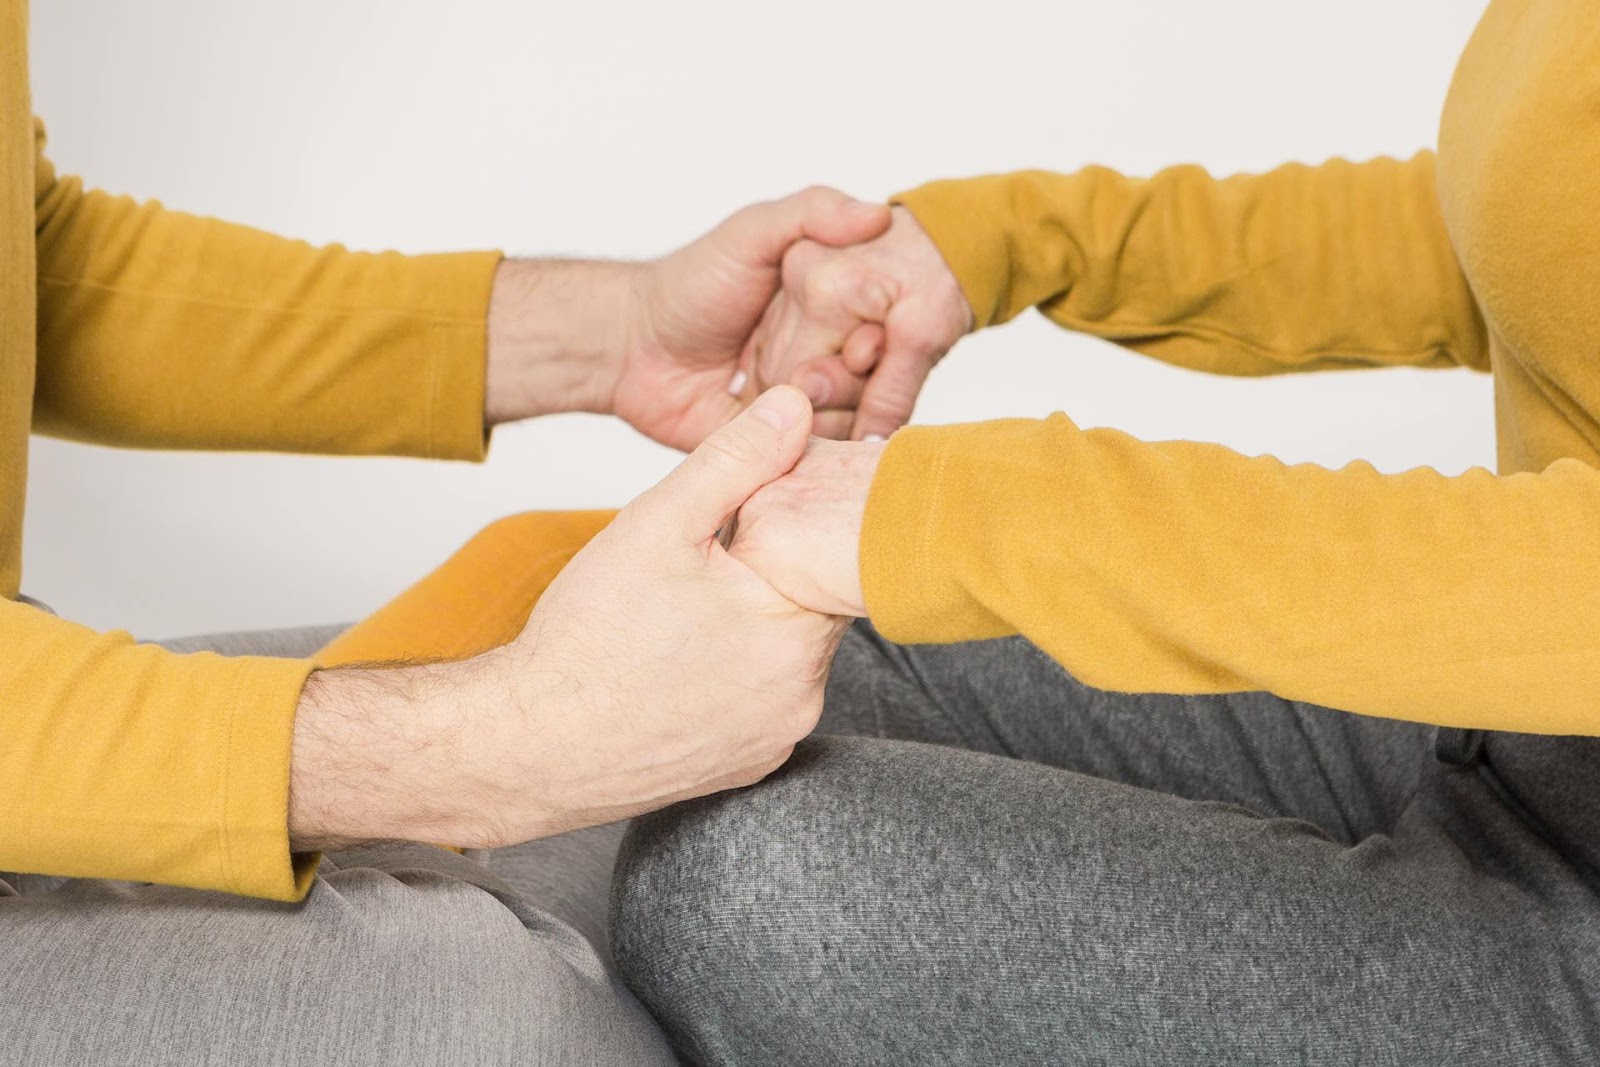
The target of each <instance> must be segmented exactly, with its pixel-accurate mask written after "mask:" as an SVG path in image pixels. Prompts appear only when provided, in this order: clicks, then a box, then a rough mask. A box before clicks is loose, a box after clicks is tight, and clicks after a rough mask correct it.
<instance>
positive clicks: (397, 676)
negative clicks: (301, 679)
mask: <svg viewBox="0 0 1600 1067" xmlns="http://www.w3.org/2000/svg"><path fill="white" fill-rule="evenodd" d="M474 666H475V664H474V663H473V661H459V662H453V663H433V664H421V665H407V666H398V665H397V666H393V667H387V666H371V667H349V668H335V669H331V670H319V671H316V672H314V673H312V674H311V675H310V677H309V678H308V679H307V680H306V685H305V688H304V690H303V691H302V693H301V697H300V704H299V707H298V709H297V711H296V715H295V725H294V741H293V748H292V752H291V756H290V764H289V838H290V841H291V843H292V845H293V847H294V848H295V850H296V851H322V850H328V849H334V848H340V847H345V846H348V845H351V844H355V843H358V842H362V841H375V840H396V841H432V842H449V843H451V844H472V843H475V840H476V838H477V837H479V836H481V834H482V832H483V827H482V826H481V825H479V824H477V823H476V822H475V821H474V820H473V819H472V818H471V816H472V815H473V814H477V812H475V807H476V805H475V804H474V803H473V801H474V798H473V797H471V796H470V793H471V789H470V785H471V782H470V776H471V772H472V767H471V766H470V764H467V763H464V761H463V759H462V752H463V746H462V741H463V734H464V733H465V732H466V731H468V730H469V729H471V728H472V722H473V716H472V705H473V703H474V701H475V699H477V692H476V691H477V681H478V679H477V676H476V671H475V670H474V669H473V668H474Z"/></svg>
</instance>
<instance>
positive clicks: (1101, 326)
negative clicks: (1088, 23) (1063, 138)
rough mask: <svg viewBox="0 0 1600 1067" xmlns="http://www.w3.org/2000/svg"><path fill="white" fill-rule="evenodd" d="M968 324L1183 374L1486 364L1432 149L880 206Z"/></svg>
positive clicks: (973, 186) (951, 191)
mask: <svg viewBox="0 0 1600 1067" xmlns="http://www.w3.org/2000/svg"><path fill="white" fill-rule="evenodd" d="M896 200H897V202H899V203H902V204H904V205H905V206H906V208H908V209H909V210H910V211H911V213H912V214H913V215H915V216H916V218H917V221H918V222H919V223H921V225H922V226H923V228H924V229H926V230H927V231H928V234H929V236H931V237H932V238H933V241H934V243H935V244H936V245H937V246H938V247H939V250H940V252H941V253H942V254H943V255H944V257H945V260H946V261H947V262H948V263H949V265H950V267H951V269H952V270H953V271H954V273H955V275H956V277H957V279H958V280H959V281H960V283H961V287H962V290H963V292H964V293H965V294H966V297H967V302H968V303H969V304H971V305H972V311H973V315H974V318H975V319H976V322H977V325H978V326H990V325H994V324H996V323H1000V322H1005V321H1007V320H1009V319H1011V318H1013V317H1014V316H1016V315H1018V314H1020V313H1022V312H1023V311H1025V310H1026V309H1028V308H1030V307H1034V306H1037V307H1038V308H1039V310H1040V311H1042V312H1043V313H1044V314H1045V315H1047V316H1049V317H1050V318H1051V319H1053V320H1054V321H1055V322H1057V323H1059V324H1060V325H1062V326H1065V327H1067V328H1068V329H1072V330H1078V331H1081V332H1084V333H1089V334H1093V335H1095V336H1098V337H1103V338H1106V339H1108V340H1111V341H1115V342H1117V343H1119V344H1122V345H1124V346H1126V347H1128V348H1131V349H1133V350H1135V351H1138V352H1141V353H1143V354H1145V355H1148V356H1153V357H1156V358H1158V359H1161V360H1165V361H1166V362H1169V363H1175V364H1178V365H1180V366H1184V367H1189V368H1191V369H1194V370H1202V371H1210V372H1213V373H1219V374H1241V375H1261V374H1274V373H1280V372H1284V371H1295V370H1314V369H1331V368H1340V367H1357V366H1370V365H1375V364H1392V365H1411V366H1418V367H1441V366H1453V365H1457V364H1460V365H1465V366H1469V367H1475V368H1478V369H1480V370H1481V369H1486V368H1487V366H1488V360H1489V356H1488V343H1487V338H1486V334H1485V330H1484V323H1483V318H1482V316H1481V314H1480V313H1479V310H1478V307H1477V305H1476V303H1475V302H1474V300H1473V296H1472V292H1471V290H1470V289H1469V288H1468V286H1467V282H1466V279H1465V277H1464V276H1463V274H1462V272H1461V268H1460V266H1459V264H1458V263H1457V261H1456V256H1455V253H1454V251H1453V250H1452V247H1451V244H1450V239H1449V235H1448V234H1447V233H1446V231H1445V224H1444V217H1443V213H1442V211H1441V209H1440V206H1439V199H1438V194H1437V190H1436V188H1435V184H1434V158H1433V155H1432V154H1431V153H1426V152H1425V153H1422V154H1420V155H1418V156H1416V157H1414V158H1412V159H1410V160H1408V161H1405V162H1401V161H1397V160H1393V159H1376V160H1372V161H1370V162H1366V163H1359V164H1357V163H1350V162H1347V161H1345V160H1333V161H1331V162H1328V163H1325V164H1323V165H1322V166H1319V167H1308V166H1302V165H1292V166H1286V167H1282V168H1280V169H1278V170H1274V171H1271V172H1270V173H1267V174H1259V175H1238V176H1235V177H1231V178H1225V179H1216V178H1213V177H1211V176H1210V175H1209V174H1207V173H1206V172H1205V171H1204V170H1202V169H1201V168H1199V167H1194V166H1183V167H1173V168H1171V169H1169V170H1165V171H1162V172H1161V173H1159V174H1157V175H1156V176H1155V177H1153V178H1149V179H1134V178H1127V177H1124V176H1122V175H1120V174H1117V173H1115V172H1113V171H1110V170H1107V169H1105V168H1103V167H1090V168H1088V169H1086V170H1082V171H1079V172H1077V173H1075V174H1049V173H1045V172H1042V171H1023V172H1020V173H1016V174H1001V175H992V176H989V177H981V178H971V179H967V180H961V181H941V182H934V183H932V184H930V185H925V186H923V187H921V188H920V189H916V190H913V191H912V192H909V193H905V194H902V195H901V196H899V197H897V198H896Z"/></svg>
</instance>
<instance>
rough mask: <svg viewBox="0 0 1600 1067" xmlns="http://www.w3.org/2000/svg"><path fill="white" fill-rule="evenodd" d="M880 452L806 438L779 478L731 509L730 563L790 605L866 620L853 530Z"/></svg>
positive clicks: (871, 445) (864, 445) (878, 446)
mask: <svg viewBox="0 0 1600 1067" xmlns="http://www.w3.org/2000/svg"><path fill="white" fill-rule="evenodd" d="M885 447H886V446H885V445H884V444H883V443H882V442H874V441H865V442H843V441H827V440H823V439H822V438H812V440H811V442H810V444H809V445H807V447H806V451H805V455H803V456H802V457H801V458H800V462H799V463H797V464H795V466H794V469H793V470H792V471H791V472H790V473H789V474H788V475H787V476H785V477H783V478H779V479H778V480H777V481H775V482H771V483H770V484H768V485H767V486H766V487H764V488H763V489H761V490H760V491H759V492H757V493H756V494H755V495H754V496H752V497H751V498H750V500H749V501H748V502H747V503H746V504H745V505H744V507H742V508H740V509H739V526H738V531H737V534H736V536H735V537H734V540H733V547H732V552H733V557H734V558H735V559H737V560H739V561H740V562H743V563H747V564H749V566H750V568H751V569H752V570H754V571H756V572H757V573H759V574H760V575H761V576H762V577H763V578H765V579H766V580H767V581H768V582H770V583H772V586H773V588H775V589H777V590H778V591H779V592H780V593H782V594H783V595H784V596H785V597H787V598H788V599H789V600H792V601H794V602H795V603H796V604H799V605H801V606H803V607H807V608H810V609H811V610H813V611H820V612H824V613H826V614H829V615H839V616H846V615H855V616H864V615H866V613H867V607H866V603H865V600H864V598H863V596H862V593H861V553H860V544H861V523H862V518H863V516H864V515H865V514H866V510H867V494H868V492H869V491H870V490H871V488H872V479H873V477H874V476H875V475H876V474H877V471H878V461H879V460H880V459H881V458H882V457H883V450H884V448H885Z"/></svg>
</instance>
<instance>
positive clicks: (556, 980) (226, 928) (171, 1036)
mask: <svg viewBox="0 0 1600 1067" xmlns="http://www.w3.org/2000/svg"><path fill="white" fill-rule="evenodd" d="M335 632H336V631H335ZM331 636H332V634H331V633H327V632H314V631H300V632H284V633H273V634H237V635H230V636H228V637H223V638H209V639H202V640H200V641H193V642H183V643H180V644H181V645H182V647H183V648H184V650H189V651H192V650H196V649H198V648H201V647H205V648H212V649H216V650H218V651H222V652H226V653H233V654H245V653H253V654H261V655H285V656H293V655H306V654H309V653H310V652H311V651H313V650H314V649H316V648H317V647H318V646H320V645H321V644H322V643H323V642H324V641H325V640H326V639H327V638H329V637H331ZM0 743H3V742H0ZM621 832H622V827H621V826H611V827H598V828H596V829H592V830H582V831H578V832H576V833H572V834H564V835H562V836H560V837H554V838H549V839H546V840H543V841H534V842H530V843H529V844H527V845H522V846H519V847H517V848H513V849H504V850H500V851H497V852H495V853H493V854H491V855H489V856H488V857H486V858H482V859H478V860H474V859H467V858H465V857H462V856H458V855H456V854H454V853H451V852H445V851H443V850H441V849H437V848H430V847H427V846H424V845H384V846H376V847H372V848H367V849H362V850H352V851H347V852H339V853H334V854H332V855H330V856H328V857H327V858H326V859H325V860H324V862H323V865H322V868H321V870H320V872H319V874H318V877H317V879H316V882H315V884H314V885H313V886H312V889H311V893H310V895H309V896H308V897H307V898H306V900H305V902H304V903H302V904H297V905H289V904H275V903H270V902H266V901H260V900H247V899H243V898H240V897H230V896H224V895H222V894H220V893H200V892H195V891H192V890H185V889H172V888H168V887H164V886H149V885H128V884H120V883H112V882H103V881H92V880H86V879H78V880H72V881H63V880H61V879H55V878H39V877H35V876H28V877H19V876H16V875H0V1064H3V1065H5V1067H12V1065H17V1067H23V1065H26V1067H101V1065H111V1064H115V1065H116V1067H144V1065H149V1067H177V1065H182V1067H191V1065H217V1067H224V1065H225V1067H253V1065H265V1064H284V1065H291V1064H296V1065H297V1064H304V1065H306V1067H346V1065H352V1067H353V1065H363V1067H366V1065H371V1067H379V1065H383V1067H411V1065H419V1067H420V1065H433V1064H472V1065H474V1067H476V1065H480V1064H481V1065H485V1067H499V1065H511V1064H518V1065H524V1064H526V1065H552V1067H554V1065H562V1067H565V1065H589V1064H595V1065H600V1064H604V1065H612V1064H615V1065H618V1067H624V1065H626V1067H633V1065H636V1064H637V1065H640V1067H668V1065H671V1064H674V1063H676V1058H675V1057H674V1056H673V1055H672V1053H671V1051H670V1050H669V1048H668V1046H667V1043H666V1039H665V1038H664V1036H663V1035H662V1034H661V1032H660V1031H659V1030H658V1029H657V1028H656V1026H655V1024H654V1023H653V1022H651V1020H650V1018H649V1016H648V1015H647V1014H646V1013H645V1012H644V1011H643V1009H641V1008H640V1006H639V1004H638V1002H637V1001H635V1000H634V999H633V997H632V996H630V995H629V994H628V991H627V990H626V989H625V988H624V987H623V986H622V985H621V984H620V983H619V982H618V981H617V980H616V978H615V977H614V976H613V974H612V973H611V970H610V967H609V955H608V952H607V949H606V944H605V929H604V922H603V917H604V913H605V907H604V902H605V897H606V893H607V889H608V886H609V884H610V879H611V867H612V862H613V859H614V857H615V855H616V848H617V842H618V840H619V839H620V837H621Z"/></svg>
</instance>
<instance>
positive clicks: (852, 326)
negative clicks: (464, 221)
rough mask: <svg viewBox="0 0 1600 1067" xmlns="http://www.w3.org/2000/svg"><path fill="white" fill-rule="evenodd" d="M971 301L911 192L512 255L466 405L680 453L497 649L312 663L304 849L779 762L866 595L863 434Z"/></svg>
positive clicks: (963, 321)
mask: <svg viewBox="0 0 1600 1067" xmlns="http://www.w3.org/2000/svg"><path fill="white" fill-rule="evenodd" d="M971 322H972V317H971V314H970V312H969V310H968V308H967V305H966V302H965V299H964V297H963V296H962V293H961V290H960V287H959V286H958V285H957V283H956V280H955V278H954V277H953V276H952V275H951V274H950V271H949V270H948V268H946V266H945V265H944V262H943V260H942V259H941V258H940V255H939V252H938V250H937V249H936V248H935V247H934V245H933V243H932V242H931V241H930V240H929V239H928V237H927V235H926V234H925V233H923V231H922V229H921V228H920V227H919V226H918V225H917V223H916V221H915V220H914V219H913V218H912V217H911V216H910V214H909V213H908V212H906V211H904V210H903V209H894V210H893V211H892V212H891V211H890V209H888V208H884V207H882V206H879V205H872V204H864V203H861V202H858V201H854V200H851V199H850V198H849V197H846V196H844V195H843V194H842V193H838V192H835V191H833V190H830V189H822V188H813V189H809V190H806V191H805V192H802V193H799V194H796V195H794V196H791V197H787V198H785V199H783V200H778V201H773V202H771V203H765V204H758V205H755V206H753V207H750V208H746V209H745V210H743V211H740V212H738V213H737V214H735V215H733V216H732V217H731V218H729V219H728V220H727V221H726V222H724V223H722V224H721V225H720V226H718V227H716V228H715V229H714V230H712V231H711V232H710V233H709V234H707V235H706V236H705V237H702V238H701V239H700V240H698V241H695V242H694V243H692V244H690V245H688V246H686V247H685V248H683V249H681V250H679V251H677V252H674V253H673V254H671V255H669V256H666V257H664V258H662V259H659V260H656V261H654V262H649V263H642V264H622V263H597V262H590V263H583V262H550V261H546V262H537V261H516V260H508V261H505V262H504V263H503V264H502V265H501V267H500V270H499V273H498V274H497V275H496V279H495V287H494V293H493V296H492V298H491V306H490V316H489V330H488V333H489V357H488V369H487V389H486V400H485V411H484V415H485V421H486V423H488V424H489V425H494V424H495V423H498V422H504V421H510V420H513V419H520V418H526V417H529V416H531V415H537V414H542V413H545V412H553V411H595V412H611V413H614V414H616V415H618V416H620V417H622V418H624V419H626V420H627V421H628V422H629V423H631V424H632V425H633V426H634V427H635V428H637V429H639V430H640V431H642V432H644V433H646V434H648V435H649V436H651V437H653V438H655V439H656V440H658V441H660V442H662V443H664V444H668V445H672V446H675V447H678V448H682V449H691V448H692V449H694V451H693V453H692V454H691V455H690V456H688V458H686V459H685V460H684V461H683V463H682V464H681V465H680V466H679V467H678V468H677V470H675V471H674V472H673V473H672V474H670V475H668V477H667V478H666V479H665V480H663V481H662V482H661V483H660V484H658V485H657V486H655V487H654V488H653V489H650V490H649V491H647V492H645V493H644V494H643V495H641V496H640V497H639V498H638V499H636V500H635V501H634V502H633V503H632V504H630V505H629V506H628V507H627V508H625V509H623V510H622V511H621V512H620V513H619V514H618V515H617V517H616V518H615V519H614V520H613V521H612V523H611V524H610V525H609V526H608V527H607V528H606V529H605V530H603V531H602V532H601V533H600V534H599V535H598V536H596V537H595V538H594V540H592V541H591V542H590V543H589V544H588V545H587V546H586V547H585V548H584V549H583V550H582V551H581V552H579V553H578V554H577V555H576V556H575V557H574V558H573V559H572V561H571V562H570V563H569V564H568V565H567V566H566V568H565V569H564V570H563V571H562V572H561V574H560V575H559V576H558V577H557V578H556V580H555V581H554V582H553V583H552V584H551V585H550V586H549V588H548V589H547V590H546V591H545V593H544V595H543V596H542V597H541V599H540V600H539V602H538V603H537V605H536V606H535V607H534V609H533V612H532V615H531V616H530V618H529V619H528V622H527V624H526V627H525V628H524V630H523V632H522V634H521V635H520V636H519V637H518V638H517V639H515V640H514V641H512V642H511V643H510V644H508V645H506V646H504V647H502V648H499V649H496V650H494V651H492V652H488V653H485V654H483V655H479V656H476V657H473V658H472V659H468V660H462V661H459V662H450V663H437V664H423V665H416V666H406V667H399V668H389V669H361V668H352V669H339V670H329V671H319V672H317V673H316V674H314V675H313V676H312V679H311V681H310V682H308V683H307V686H306V688H305V691H304V693H303V694H302V698H301V704H300V708H299V712H298V715H297V718H296V724H295V737H294V755H293V759H292V760H291V771H292V782H291V790H290V812H289V817H290V818H289V821H290V828H291V834H292V837H293V840H294V842H295V844H296V847H299V848H320V847H329V846H334V845H338V844H341V843H344V842H349V841H358V840H368V839H373V838H402V839H415V840H434V841H450V842H452V843H456V844H462V845H472V846H479V847H497V846H500V845H506V844H510V843H514V842H518V841H524V840H528V839H530V838H533V837H539V836H544V835H548V834H554V833H559V832H561V831H564V830H569V829H574V828H577V827H581V826H586V825H591V824H597V823H604V822H611V821H614V820H616V819H621V818H625V817H627V816H630V815H634V814H637V813H640V812H643V811H648V810H651V809H654V808H659V807H662V806H664V805H667V804H671V803H673V802H675V801H678V800H683V799H687V798H690V797H694V796H699V795H702V794H705V793H709V792H714V791H717V790H722V789H728V788H733V787H736V786H742V785H748V784H751V783H753V782H756V781H758V780H760V779H761V778H763V777H765V776H766V775H767V774H769V773H770V772H771V771H773V770H774V769H776V768H777V767H778V766H780V765H781V764H782V763H783V762H785V761H786V760H787V759H788V756H789V753H790V751H791V750H792V748H793V746H794V745H795V743H796V742H798V741H799V740H801V739H802V738H803V737H805V736H806V735H807V734H808V733H810V732H811V730H812V729H813V728H814V727H815V725H816V723H817V720H818V718H819V717H820V715H821V712H822V698H823V690H824V686H825V683H826V679H827V675H828V670H829V667H830V665H831V663H832V659H833V654H834V651H835V650H836V648H837V647H838V642H839V640H840V638H841V637H842V635H843V632H844V629H845V627H846V626H847V624H848V620H849V618H850V617H852V616H861V615H865V614H866V608H865V604H864V599H863V596H862V590H861V580H860V576H859V573H860V565H859V562H858V556H859V553H858V548H857V542H858V541H859V539H860V536H861V527H862V520H863V516H864V514H865V510H866V502H867V495H868V491H869V489H870V487H871V485H872V479H873V475H874V473H875V472H876V470H877V466H878V462H879V458H880V457H881V455H882V453H883V451H884V448H885V445H884V443H883V441H882V439H883V438H884V437H886V436H887V435H888V434H890V433H892V432H894V430H896V429H897V428H898V427H899V426H900V425H902V424H903V423H904V422H905V421H906V420H907V419H909V417H910V415H911V409H912V405H913V404H914V403H915V400H916V396H917V392H918V391H919V390H920V388H921V386H922V382H923V381H924V379H925V378H926V377H927V375H928V372H929V370H931V369H932V367H933V365H934V363H936V362H937V361H938V360H939V358H940V357H942V356H943V355H944V353H945V352H946V351H947V350H948V349H949V348H950V346H951V345H952V344H954V343H955V341H956V340H957V339H958V338H959V337H960V336H961V335H962V334H963V333H965V332H966V331H967V330H968V329H970V327H971ZM791 382H792V383H795V384H797V385H799V386H800V388H799V389H796V388H792V387H788V386H787V385H785V383H791ZM768 386H778V387H777V388H768ZM761 390H766V391H765V392H761ZM802 390H804V395H803V394H802ZM807 396H809V397H810V398H811V399H812V400H813V401H814V402H815V403H816V404H817V405H818V406H819V407H820V408H821V409H822V410H821V411H820V412H819V413H818V415H819V417H818V418H817V419H816V421H815V422H814V416H813V410H812V404H811V403H808V402H807ZM814 431H815V432H820V433H825V434H831V435H838V436H846V435H848V436H851V437H854V438H855V439H856V440H855V441H853V442H842V441H831V440H826V439H823V438H819V437H812V436H811V434H812V433H813V432H814ZM735 515H737V516H738V518H739V522H738V527H737V534H736V536H735V538H734V540H733V542H732V544H731V546H730V547H729V548H724V547H723V545H722V544H721V543H720V541H719V539H718V531H719V530H720V529H722V528H723V527H724V525H725V524H726V523H727V522H728V521H729V520H730V519H731V518H732V517H734V516H735ZM352 754H356V755H352Z"/></svg>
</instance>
